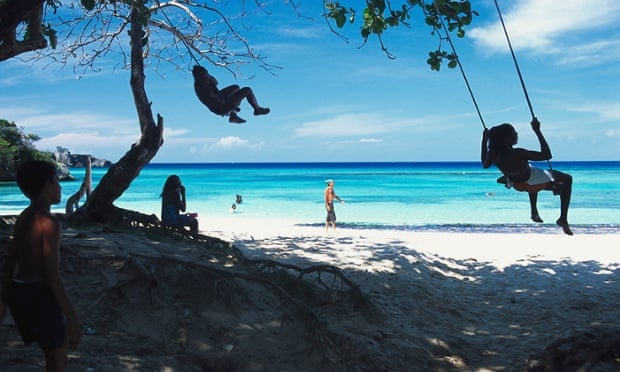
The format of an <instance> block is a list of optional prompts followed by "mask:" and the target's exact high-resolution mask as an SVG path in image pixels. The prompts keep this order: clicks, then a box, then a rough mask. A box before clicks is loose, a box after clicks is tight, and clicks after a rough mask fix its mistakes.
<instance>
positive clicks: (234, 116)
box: [228, 112, 245, 124]
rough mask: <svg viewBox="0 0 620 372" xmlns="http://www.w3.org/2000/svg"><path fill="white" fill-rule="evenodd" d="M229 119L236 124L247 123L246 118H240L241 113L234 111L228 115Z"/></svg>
mask: <svg viewBox="0 0 620 372" xmlns="http://www.w3.org/2000/svg"><path fill="white" fill-rule="evenodd" d="M228 121H229V122H231V123H235V124H243V123H245V120H244V119H242V118H240V117H239V115H237V114H235V113H234V112H231V113H230V115H228Z"/></svg>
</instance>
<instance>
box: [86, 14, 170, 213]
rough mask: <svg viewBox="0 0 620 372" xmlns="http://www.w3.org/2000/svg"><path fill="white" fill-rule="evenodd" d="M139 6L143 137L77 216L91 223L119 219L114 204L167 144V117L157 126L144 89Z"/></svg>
mask: <svg viewBox="0 0 620 372" xmlns="http://www.w3.org/2000/svg"><path fill="white" fill-rule="evenodd" d="M140 9H144V7H141V8H139V7H138V5H134V7H133V9H132V11H131V29H130V32H129V33H130V37H131V91H132V92H133V97H134V101H135V104H136V110H137V111H138V119H139V121H140V132H141V136H140V139H139V140H138V142H136V143H134V144H133V145H132V146H131V149H130V150H129V151H127V153H125V155H124V156H123V157H122V158H121V159H120V160H119V161H118V162H116V164H114V165H112V166H111V167H110V169H109V170H108V172H107V173H106V174H105V175H104V176H103V178H102V179H101V181H99V184H98V185H97V187H96V188H95V189H94V190H93V192H92V193H91V194H90V197H89V198H88V201H87V202H86V204H85V205H84V206H83V207H82V208H81V209H80V210H79V211H78V213H76V215H77V216H78V217H82V218H85V219H87V220H90V221H99V222H105V221H107V220H110V219H113V218H115V217H116V216H115V208H114V206H113V204H112V203H114V201H115V200H116V199H117V198H118V197H120V196H121V195H122V194H123V192H125V190H127V188H129V185H130V184H131V181H133V180H134V179H135V178H136V177H137V176H138V175H139V174H140V171H141V170H142V168H143V167H144V166H145V165H146V164H148V163H149V162H150V161H151V159H152V158H153V157H154V156H155V154H157V151H158V150H159V148H160V147H161V145H162V144H163V129H164V123H163V118H162V117H161V116H160V115H159V114H158V115H157V123H155V120H154V119H153V112H152V111H151V105H150V103H149V100H148V98H147V96H146V91H145V90H144V59H143V55H142V46H143V40H142V38H143V30H142V26H143V23H142V20H144V19H146V17H147V16H146V15H144V14H140V11H141V10H140Z"/></svg>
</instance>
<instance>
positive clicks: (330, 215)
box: [324, 180, 344, 232]
mask: <svg viewBox="0 0 620 372" xmlns="http://www.w3.org/2000/svg"><path fill="white" fill-rule="evenodd" d="M325 182H327V187H326V188H325V194H324V197H325V210H327V217H325V232H329V225H330V224H331V225H332V226H333V227H334V232H335V231H336V212H335V211H334V199H336V200H338V201H339V202H340V203H344V200H342V199H340V197H339V196H338V195H336V191H334V180H327V181H325Z"/></svg>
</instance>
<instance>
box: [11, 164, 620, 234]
mask: <svg viewBox="0 0 620 372" xmlns="http://www.w3.org/2000/svg"><path fill="white" fill-rule="evenodd" d="M538 166H542V167H546V166H547V164H546V163H543V164H538ZM553 168H554V169H557V170H560V171H563V172H566V173H569V174H572V175H573V179H574V187H573V198H572V203H571V208H570V213H569V221H570V223H571V225H572V226H573V229H574V231H575V233H599V232H605V233H610V232H611V233H620V161H610V162H554V163H553ZM106 171H107V169H104V168H95V169H93V185H96V184H97V183H98V181H99V180H100V179H101V177H102V176H103V174H104V173H105V172H106ZM71 173H72V174H73V175H74V177H76V181H68V182H63V183H62V190H63V191H62V192H63V199H62V202H61V203H60V204H59V205H58V206H56V208H55V209H54V210H55V211H58V212H63V211H64V205H65V203H66V200H67V198H68V197H69V195H71V194H72V193H74V192H75V191H76V190H77V189H78V188H79V185H80V183H81V178H82V177H83V175H84V170H83V169H80V168H73V169H71ZM171 174H177V175H178V176H179V177H181V180H182V181H183V184H184V185H185V186H186V188H187V197H188V211H190V212H198V213H199V215H200V221H201V227H202V226H208V223H209V222H208V221H209V220H214V219H218V218H222V217H227V218H228V217H231V215H232V214H231V212H230V207H231V205H232V203H233V202H234V201H235V195H236V194H240V195H242V197H243V203H242V204H240V205H239V206H238V208H237V210H236V211H235V212H234V216H235V217H234V218H239V220H240V223H242V221H243V219H246V218H252V219H258V218H262V219H264V218H268V219H273V220H274V223H277V220H282V219H286V220H291V221H294V222H295V223H296V224H300V225H322V224H323V223H324V222H323V221H324V217H325V210H324V207H323V190H324V187H325V180H326V179H330V178H331V179H334V180H335V190H336V193H337V194H338V195H339V196H340V197H341V198H343V199H344V200H345V204H336V214H337V217H338V224H339V226H341V227H349V228H362V227H363V228H373V229H399V230H441V231H483V232H507V231H514V232H520V231H523V232H542V233H561V232H560V231H559V229H558V228H557V227H556V226H555V224H554V222H555V220H556V219H557V217H558V214H559V198H558V197H557V196H553V194H552V193H551V192H542V193H541V194H540V196H539V201H538V203H539V210H540V214H541V217H542V218H543V219H544V220H545V223H544V224H542V225H541V224H534V223H532V222H530V220H529V206H528V200H527V194H525V193H520V192H516V191H514V190H511V189H506V188H505V187H504V186H503V185H501V184H498V183H496V178H497V177H498V176H500V174H499V171H497V170H496V169H494V168H491V169H483V168H482V167H481V166H480V164H479V163H478V162H432V163H430V162H428V163H427V162H421V163H408V162H395V163H204V164H203V163H200V164H198V163H183V164H170V163H166V164H150V165H148V166H147V167H145V168H144V169H143V170H142V172H141V173H140V175H139V177H138V178H136V179H135V180H134V182H133V183H132V184H131V186H130V188H129V189H128V190H127V191H126V192H125V193H124V194H123V196H122V197H121V198H119V199H118V200H117V202H116V205H117V206H119V207H123V208H128V209H132V210H136V211H140V212H144V213H148V214H156V215H157V216H159V213H160V203H161V199H160V197H159V195H160V193H161V189H162V187H163V184H164V181H165V180H166V178H167V177H168V176H169V175H171ZM26 205H27V200H26V199H25V197H24V196H23V195H22V194H21V193H20V192H19V189H18V188H17V186H16V185H15V184H14V183H1V184H0V214H15V213H18V212H19V211H20V210H22V209H23V208H24V207H25V206H26ZM241 226H242V225H241Z"/></svg>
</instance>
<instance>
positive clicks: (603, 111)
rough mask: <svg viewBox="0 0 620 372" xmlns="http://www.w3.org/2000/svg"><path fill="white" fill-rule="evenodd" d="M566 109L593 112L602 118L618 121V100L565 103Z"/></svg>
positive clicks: (619, 104)
mask: <svg viewBox="0 0 620 372" xmlns="http://www.w3.org/2000/svg"><path fill="white" fill-rule="evenodd" d="M566 110H567V111H572V112H586V113H593V114H596V115H598V116H599V117H600V118H602V119H606V120H611V121H620V102H590V103H581V104H575V105H567V106H566Z"/></svg>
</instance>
